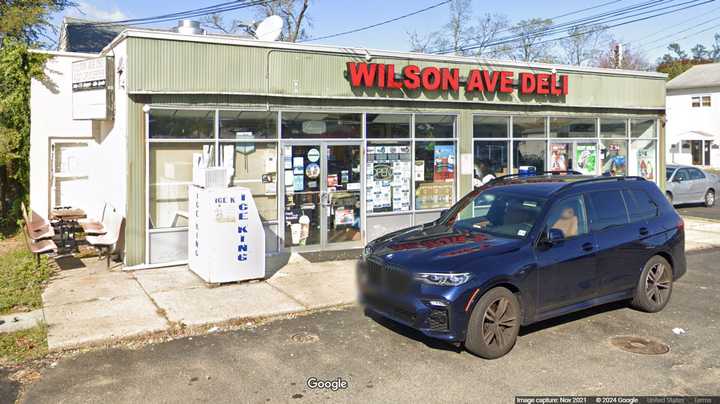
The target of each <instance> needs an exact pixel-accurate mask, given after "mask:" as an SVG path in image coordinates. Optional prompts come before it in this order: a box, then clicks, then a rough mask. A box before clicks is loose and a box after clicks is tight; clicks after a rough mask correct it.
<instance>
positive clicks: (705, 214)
mask: <svg viewBox="0 0 720 404" xmlns="http://www.w3.org/2000/svg"><path fill="white" fill-rule="evenodd" d="M675 209H676V210H677V211H678V212H680V214H681V215H683V216H692V217H699V218H703V219H713V220H720V204H715V206H713V207H712V208H707V207H705V205H702V204H686V205H677V206H675Z"/></svg>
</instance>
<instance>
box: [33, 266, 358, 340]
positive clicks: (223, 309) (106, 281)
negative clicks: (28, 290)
mask: <svg viewBox="0 0 720 404" xmlns="http://www.w3.org/2000/svg"><path fill="white" fill-rule="evenodd" d="M82 263H83V264H84V267H81V268H77V269H71V270H66V271H61V272H60V273H59V275H58V276H56V277H55V278H53V279H52V281H51V282H50V284H49V285H48V287H47V289H46V290H45V292H44V293H43V302H44V308H43V310H44V312H45V320H46V321H47V324H48V348H49V349H50V350H51V351H54V350H65V349H72V348H77V347H81V346H87V345H98V344H103V343H108V342H111V341H113V340H117V339H122V338H128V337H134V336H140V335H144V334H150V333H155V332H160V331H167V330H170V329H171V328H173V327H178V326H180V327H198V326H205V327H209V326H212V325H214V324H223V323H227V322H231V321H241V320H250V319H258V318H269V317H276V316H282V315H286V314H291V313H299V312H305V311H308V310H315V309H321V308H327V307H332V306H338V305H344V304H350V303H353V302H354V301H355V298H356V294H357V293H356V290H355V281H354V279H355V278H354V277H355V271H354V269H355V261H352V260H349V261H332V262H323V263H310V262H308V261H307V260H305V259H303V258H302V257H300V256H295V255H293V256H292V257H291V259H290V261H289V262H288V264H287V265H285V266H284V267H283V268H281V269H280V270H278V271H277V272H275V273H274V274H273V275H272V276H271V277H270V278H269V279H267V280H265V281H251V282H245V283H239V284H228V285H222V286H209V285H207V284H206V283H205V282H204V281H202V280H201V279H200V278H198V277H197V276H196V275H195V274H193V273H192V272H190V271H189V270H188V269H187V267H186V266H179V267H172V268H158V269H150V270H140V271H135V272H123V271H121V270H119V269H114V270H111V271H109V270H107V269H106V268H105V262H104V261H98V260H97V259H96V258H90V259H86V260H83V261H82Z"/></svg>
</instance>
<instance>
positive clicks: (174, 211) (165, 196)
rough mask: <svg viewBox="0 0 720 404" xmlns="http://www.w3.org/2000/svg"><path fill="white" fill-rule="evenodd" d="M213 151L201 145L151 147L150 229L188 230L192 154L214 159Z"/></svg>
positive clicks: (207, 146) (154, 144) (160, 145)
mask: <svg viewBox="0 0 720 404" xmlns="http://www.w3.org/2000/svg"><path fill="white" fill-rule="evenodd" d="M213 149H214V146H213V145H203V144H202V143H192V144H175V143H171V144H160V143H153V144H150V179H149V182H150V206H149V213H150V218H149V220H150V229H163V228H172V227H187V225H188V221H187V219H188V185H190V184H191V183H192V165H193V163H192V161H193V154H196V153H204V154H205V155H207V156H213V155H214V150H213ZM211 158H212V157H211Z"/></svg>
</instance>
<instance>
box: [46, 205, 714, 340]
mask: <svg viewBox="0 0 720 404" xmlns="http://www.w3.org/2000/svg"><path fill="white" fill-rule="evenodd" d="M685 231H686V247H687V249H688V251H693V250H700V249H708V248H714V247H720V222H717V221H710V220H704V219H696V218H686V219H685ZM285 260H287V261H284V260H283V259H282V257H273V258H272V259H271V261H273V262H272V263H271V265H270V266H271V267H272V268H277V267H281V268H280V269H279V270H274V269H271V270H270V273H271V276H270V277H269V278H268V279H267V280H265V281H254V282H245V283H241V284H230V285H223V286H219V287H209V286H208V285H206V284H205V283H204V282H203V281H202V280H201V279H199V278H198V277H197V276H195V275H194V274H193V273H192V272H190V271H189V270H188V269H187V267H186V266H180V267H174V268H158V269H150V270H139V271H134V272H123V271H121V270H113V271H108V270H107V269H105V264H104V262H103V261H98V260H97V259H94V258H91V259H86V260H83V263H84V265H85V267H81V268H76V269H71V270H67V271H61V272H60V273H59V274H58V276H56V277H55V278H54V279H52V281H51V282H50V284H49V285H48V287H47V289H46V290H45V292H44V293H43V302H44V317H45V319H46V321H47V323H48V326H49V329H48V346H49V349H50V350H51V351H55V350H65V349H71V348H76V347H81V346H86V345H99V344H105V343H108V342H113V341H116V340H119V339H123V338H128V337H136V336H140V335H145V334H151V333H157V332H164V331H169V330H171V329H173V327H177V326H180V327H183V328H185V327H208V326H212V325H215V324H224V323H237V322H240V321H244V320H253V319H258V318H268V317H277V316H282V315H286V314H291V313H299V312H304V311H308V310H315V309H322V308H328V307H333V306H338V305H344V304H350V303H353V302H355V298H356V290H355V277H354V268H355V262H354V261H352V260H341V261H329V262H321V263H311V262H308V261H307V260H305V259H304V258H302V257H301V256H299V255H293V256H291V257H289V260H288V258H287V257H285ZM275 261H278V262H279V264H278V263H277V262H275ZM282 264H286V265H284V266H281V265H282Z"/></svg>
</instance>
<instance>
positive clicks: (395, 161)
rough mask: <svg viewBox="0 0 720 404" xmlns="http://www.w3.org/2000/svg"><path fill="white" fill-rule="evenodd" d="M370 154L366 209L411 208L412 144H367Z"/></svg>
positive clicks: (404, 209)
mask: <svg viewBox="0 0 720 404" xmlns="http://www.w3.org/2000/svg"><path fill="white" fill-rule="evenodd" d="M367 153H368V165H367V176H366V178H365V180H366V181H365V182H366V191H367V192H366V198H367V199H366V209H367V211H368V212H370V213H373V212H374V213H380V212H401V211H408V210H410V186H411V184H410V181H411V178H412V160H410V155H411V153H410V146H409V145H383V146H368V148H367Z"/></svg>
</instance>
